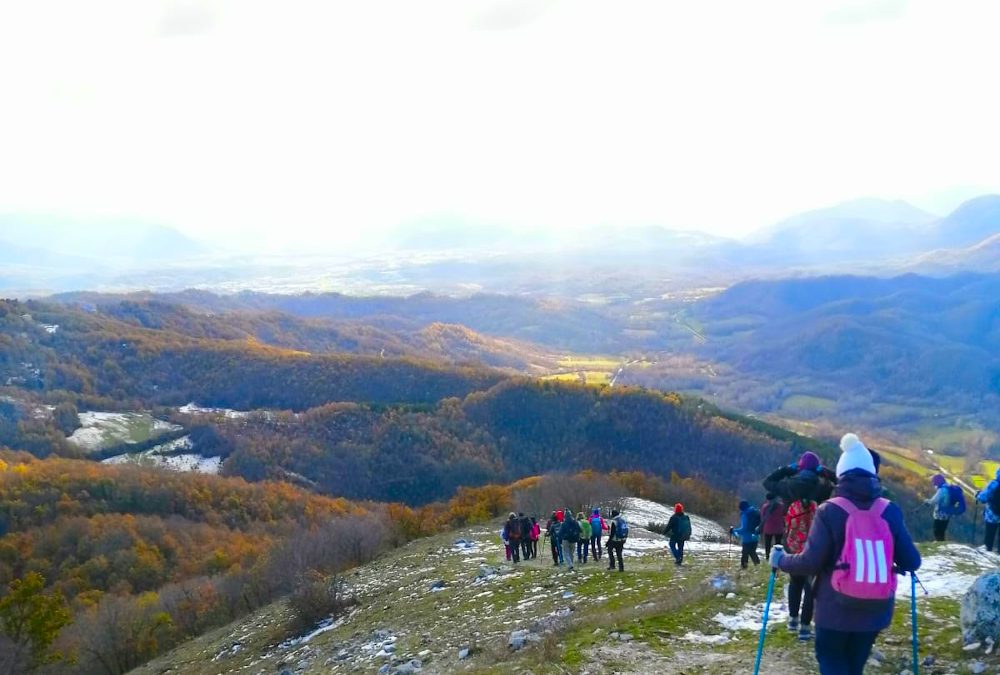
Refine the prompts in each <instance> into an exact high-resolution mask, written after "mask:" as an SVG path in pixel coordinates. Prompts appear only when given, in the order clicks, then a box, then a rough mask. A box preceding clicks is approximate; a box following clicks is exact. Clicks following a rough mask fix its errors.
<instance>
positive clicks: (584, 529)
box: [576, 518, 591, 541]
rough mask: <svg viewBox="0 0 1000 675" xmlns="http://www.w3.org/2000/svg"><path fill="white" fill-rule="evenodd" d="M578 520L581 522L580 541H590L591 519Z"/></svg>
mask: <svg viewBox="0 0 1000 675" xmlns="http://www.w3.org/2000/svg"><path fill="white" fill-rule="evenodd" d="M576 522H577V523H579V524H580V541H590V533H591V530H590V521H589V520H587V519H586V518H584V519H582V520H578V521H576Z"/></svg>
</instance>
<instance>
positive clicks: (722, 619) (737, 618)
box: [712, 599, 788, 632]
mask: <svg viewBox="0 0 1000 675" xmlns="http://www.w3.org/2000/svg"><path fill="white" fill-rule="evenodd" d="M775 600H777V599H775ZM787 620H788V606H787V605H786V604H785V603H783V602H782V603H778V602H776V601H775V602H772V603H771V610H770V612H769V613H768V615H767V627H768V628H773V627H775V626H777V625H779V624H783V623H785V622H786V621H787ZM712 621H714V622H716V623H717V624H719V625H720V626H722V627H723V628H725V629H726V630H732V631H736V630H750V631H758V632H759V631H760V629H761V628H762V627H763V625H764V603H763V602H761V603H759V604H754V605H744V606H743V607H742V608H740V609H739V610H738V611H737V612H736V613H735V614H724V613H723V612H719V613H718V614H716V615H715V616H713V617H712Z"/></svg>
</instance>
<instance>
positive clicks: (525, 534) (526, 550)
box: [517, 513, 531, 560]
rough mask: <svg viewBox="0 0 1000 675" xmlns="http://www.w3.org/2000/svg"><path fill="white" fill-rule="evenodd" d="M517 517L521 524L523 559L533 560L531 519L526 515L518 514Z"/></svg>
mask: <svg viewBox="0 0 1000 675" xmlns="http://www.w3.org/2000/svg"><path fill="white" fill-rule="evenodd" d="M517 516H518V521H519V522H520V524H521V557H522V558H523V559H524V560H531V518H529V517H528V516H526V515H524V513H518V514H517Z"/></svg>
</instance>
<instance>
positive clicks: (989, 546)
mask: <svg viewBox="0 0 1000 675" xmlns="http://www.w3.org/2000/svg"><path fill="white" fill-rule="evenodd" d="M976 501H977V502H979V503H980V504H985V505H986V508H985V509H984V510H983V527H984V528H985V530H986V534H985V540H984V542H983V543H984V544H986V550H987V551H990V552H992V551H993V542H994V540H995V539H997V530H998V529H1000V469H997V473H996V476H995V477H994V479H993V480H991V481H990V484H989V485H987V486H986V487H985V488H983V489H982V490H980V491H979V492H977V493H976ZM996 543H997V550H998V551H1000V541H997V542H996Z"/></svg>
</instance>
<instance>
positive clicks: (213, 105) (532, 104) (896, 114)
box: [0, 0, 1000, 250]
mask: <svg viewBox="0 0 1000 675" xmlns="http://www.w3.org/2000/svg"><path fill="white" fill-rule="evenodd" d="M997 25H1000V4H997V3H995V2H991V1H984V2H947V3H946V2H936V1H927V2H906V1H905V0H882V1H877V2H867V3H860V2H848V3H843V2H838V3H833V2H800V1H788V2H768V3H754V2H689V3H680V2H672V3H666V2H659V1H657V2H634V3H608V2H583V1H577V0H574V1H564V2H559V1H543V0H523V1H522V0H508V1H504V2H500V1H490V2H487V1H481V0H476V1H472V0H456V1H454V2H410V1H406V2H398V3H395V2H392V3H391V2H378V1H368V2H315V3H310V2H280V3H278V2H275V3H263V2H248V1H247V0H238V1H234V2H211V1H197V0H195V1H182V2H137V1H135V0H123V1H121V2H85V3H84V2H76V1H70V2H47V1H41V0H35V1H33V2H6V3H4V4H3V5H0V63H2V64H3V65H0V91H2V96H3V105H2V106H0V185H2V186H3V189H2V190H0V213H6V214H49V215H57V216H60V217H63V216H65V217H67V218H86V219H90V220H94V219H97V220H99V219H101V218H106V217H115V218H136V219H142V220H144V221H146V222H157V223H163V224H166V225H171V226H174V227H176V228H178V229H180V230H182V231H183V232H185V233H187V234H190V235H192V236H195V237H198V238H201V239H203V240H207V241H212V242H216V243H218V242H228V243H229V244H231V245H232V246H233V247H235V248H245V249H261V250H267V249H268V248H273V249H289V248H291V249H295V248H308V247H311V246H316V245H321V244H322V245H332V244H337V245H338V246H353V245H356V244H360V243H365V242H368V243H373V242H377V241H379V240H380V239H381V238H383V237H386V236H396V235H397V234H399V233H401V232H405V231H406V229H407V228H413V227H415V226H429V225H433V224H434V223H435V222H436V221H437V220H438V219H444V220H446V221H447V222H448V223H450V224H455V223H458V224H460V225H461V226H463V227H469V228H486V227H497V226H499V227H504V228H511V229H514V230H535V231H541V230H545V229H551V230H553V231H555V232H559V233H563V234H566V233H572V232H575V231H578V230H581V229H585V228H590V227H594V226H607V225H611V226H621V227H629V226H644V225H661V226H665V227H669V228H676V229H694V230H703V231H707V232H711V233H715V234H721V235H727V236H739V235H743V234H746V233H748V232H749V231H751V230H753V229H755V228H758V227H761V226H764V225H767V224H769V223H772V222H774V221H776V220H778V219H780V218H782V217H785V216H788V215H790V214H793V213H795V212H798V211H802V210H806V209H810V208H817V207H822V206H827V205H830V204H833V203H836V202H839V201H843V200H848V199H853V198H857V197H862V196H878V197H884V198H891V199H898V198H901V199H907V200H909V201H911V202H913V203H914V204H916V205H917V206H920V207H921V208H925V209H928V210H930V211H932V212H935V213H939V214H941V213H946V212H947V211H948V210H949V209H951V208H953V207H954V206H955V205H957V204H958V203H959V202H960V201H961V200H962V199H965V198H967V197H970V196H972V195H975V194H979V193H982V192H986V191H991V190H992V191H996V190H998V189H1000V162H997V157H998V156H1000V134H998V133H997V122H996V121H997V120H998V119H1000V90H998V88H997V87H996V66H997V64H998V63H1000V42H998V41H997V40H996V27H997Z"/></svg>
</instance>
